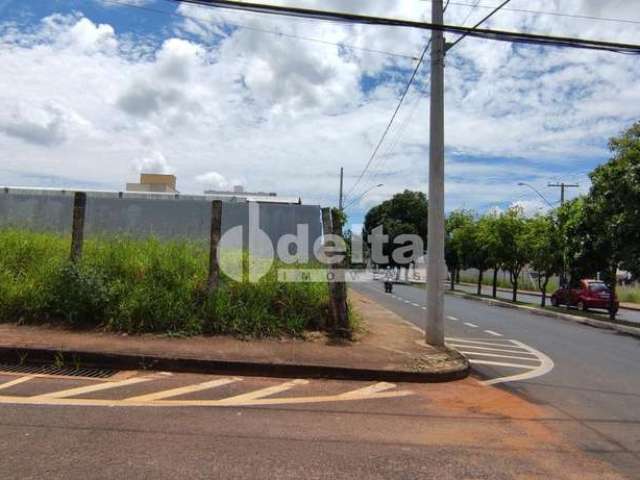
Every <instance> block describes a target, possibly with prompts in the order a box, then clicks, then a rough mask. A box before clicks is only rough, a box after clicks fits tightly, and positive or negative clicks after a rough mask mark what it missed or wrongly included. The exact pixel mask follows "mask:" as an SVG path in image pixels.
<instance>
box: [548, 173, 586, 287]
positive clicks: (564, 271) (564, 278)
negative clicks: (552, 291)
mask: <svg viewBox="0 0 640 480" xmlns="http://www.w3.org/2000/svg"><path fill="white" fill-rule="evenodd" d="M547 186H548V187H553V188H560V206H562V205H564V198H565V197H564V191H565V189H566V188H578V187H579V186H580V185H578V184H577V183H564V182H560V183H549V184H547ZM566 244H567V242H566V239H564V246H563V248H562V275H561V276H560V286H561V287H565V286H566V285H567V248H566Z"/></svg>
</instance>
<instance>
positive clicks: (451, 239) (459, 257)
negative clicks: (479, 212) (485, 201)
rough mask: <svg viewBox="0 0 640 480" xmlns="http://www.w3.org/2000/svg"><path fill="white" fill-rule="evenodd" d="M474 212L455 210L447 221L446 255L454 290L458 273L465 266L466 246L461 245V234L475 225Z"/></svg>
mask: <svg viewBox="0 0 640 480" xmlns="http://www.w3.org/2000/svg"><path fill="white" fill-rule="evenodd" d="M473 222H474V220H473V213H472V212H471V211H468V210H455V211H453V212H451V213H450V214H449V216H448V217H447V220H446V223H445V235H446V236H445V248H444V257H445V261H446V263H447V268H448V269H449V275H450V276H451V290H454V288H455V287H454V285H455V279H456V274H457V272H458V271H459V270H460V268H461V267H463V266H465V264H464V261H463V255H464V254H465V253H466V246H464V245H461V244H460V242H461V240H464V238H463V237H461V234H462V233H463V232H464V230H465V229H466V228H467V227H468V226H469V225H473Z"/></svg>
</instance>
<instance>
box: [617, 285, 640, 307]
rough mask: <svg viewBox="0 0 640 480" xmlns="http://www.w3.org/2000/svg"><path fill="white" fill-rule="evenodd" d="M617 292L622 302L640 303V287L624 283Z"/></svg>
mask: <svg viewBox="0 0 640 480" xmlns="http://www.w3.org/2000/svg"><path fill="white" fill-rule="evenodd" d="M616 294H617V295H618V299H619V300H620V301H621V302H628V303H640V287H638V286H633V285H624V286H622V287H618V288H616Z"/></svg>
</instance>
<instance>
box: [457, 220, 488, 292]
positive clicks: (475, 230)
mask: <svg viewBox="0 0 640 480" xmlns="http://www.w3.org/2000/svg"><path fill="white" fill-rule="evenodd" d="M484 222H485V220H484V219H483V218H480V219H479V220H476V221H471V222H469V223H467V224H465V225H464V226H463V227H462V228H461V229H460V230H459V233H458V236H459V239H458V248H459V249H460V257H461V259H462V264H463V265H464V267H465V268H475V269H477V270H478V289H477V294H478V295H481V294H482V280H483V277H484V272H485V271H486V270H487V269H489V268H490V267H491V265H492V263H491V261H490V260H491V257H490V252H489V245H488V244H487V241H486V239H485V235H484V231H483V228H484V227H483V225H484Z"/></svg>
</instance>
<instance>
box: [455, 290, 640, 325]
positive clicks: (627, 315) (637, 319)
mask: <svg viewBox="0 0 640 480" xmlns="http://www.w3.org/2000/svg"><path fill="white" fill-rule="evenodd" d="M448 286H449V284H447V287H448ZM455 287H456V290H457V291H459V292H465V293H472V294H474V295H475V294H476V292H477V291H478V287H477V286H475V285H460V284H458V285H456V286H455ZM492 292H493V288H492V287H491V286H490V285H483V286H482V294H483V295H488V296H489V295H491V294H492ZM496 296H497V297H498V298H499V299H503V300H509V301H511V299H512V298H513V294H512V293H511V292H507V291H505V290H498V291H497V292H496ZM540 300H541V299H540V297H539V296H537V295H533V294H530V293H524V292H518V301H519V302H524V303H531V304H532V305H536V306H539V305H540ZM547 305H548V306H549V305H551V298H550V295H549V296H547ZM563 307H564V305H563ZM589 312H590V313H591V314H592V315H594V316H598V317H601V318H602V320H608V319H609V315H608V313H607V312H606V311H605V310H600V309H596V310H590V311H589ZM569 313H576V314H577V313H579V312H578V310H576V309H573V308H572V309H569ZM616 317H617V318H618V319H619V320H624V321H627V322H634V323H637V324H638V325H640V311H636V310H629V309H626V308H621V309H620V310H619V311H618V314H617V316H616Z"/></svg>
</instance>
